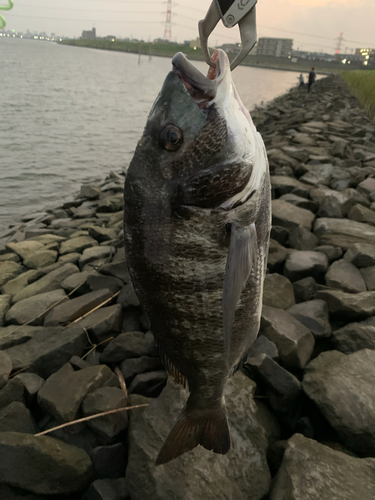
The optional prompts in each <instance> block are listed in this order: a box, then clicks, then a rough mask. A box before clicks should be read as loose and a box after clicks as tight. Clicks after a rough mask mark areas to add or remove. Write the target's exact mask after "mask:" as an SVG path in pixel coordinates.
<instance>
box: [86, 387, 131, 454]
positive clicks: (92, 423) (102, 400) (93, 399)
mask: <svg viewBox="0 0 375 500" xmlns="http://www.w3.org/2000/svg"><path fill="white" fill-rule="evenodd" d="M126 406H127V397H126V395H125V393H124V391H122V390H121V389H118V388H117V387H99V389H95V390H94V391H91V392H89V394H87V396H86V397H85V399H84V400H83V403H82V411H83V415H84V416H85V417H87V416H89V415H95V414H96V413H102V412H105V411H109V410H116V409H118V408H126ZM87 424H88V426H89V427H91V429H93V430H94V431H95V432H96V433H97V434H98V435H99V436H100V437H101V438H102V439H103V440H104V443H103V444H110V443H111V442H113V439H114V438H115V437H116V436H118V435H119V434H120V433H121V432H123V431H125V430H126V429H127V427H128V415H127V412H126V411H124V412H119V413H114V414H111V415H106V416H104V417H100V418H96V419H94V420H89V421H88V422H87Z"/></svg>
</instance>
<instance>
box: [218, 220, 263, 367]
mask: <svg viewBox="0 0 375 500" xmlns="http://www.w3.org/2000/svg"><path fill="white" fill-rule="evenodd" d="M257 254H258V238H257V230H256V227H255V224H251V225H250V226H247V227H241V228H236V227H235V225H234V224H232V225H231V236H230V245H229V251H228V258H227V265H226V268H225V276H224V286H223V302H222V307H223V331H224V351H225V353H226V356H227V359H228V358H229V355H230V340H231V334H232V327H233V322H234V315H235V312H236V306H237V304H238V300H239V298H240V296H241V293H242V290H243V289H244V288H245V285H246V282H247V280H248V278H249V276H250V273H251V269H252V267H253V265H254V263H255V262H256V256H257Z"/></svg>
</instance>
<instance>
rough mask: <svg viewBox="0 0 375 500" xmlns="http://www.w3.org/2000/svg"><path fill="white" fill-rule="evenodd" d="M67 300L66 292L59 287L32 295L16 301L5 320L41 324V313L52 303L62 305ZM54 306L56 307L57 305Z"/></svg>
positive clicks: (18, 323)
mask: <svg viewBox="0 0 375 500" xmlns="http://www.w3.org/2000/svg"><path fill="white" fill-rule="evenodd" d="M68 300H69V298H68V297H67V295H66V293H65V292H64V290H61V289H60V290H52V291H51V292H46V293H40V294H39V295H35V296H34V297H29V298H27V299H24V300H20V301H18V302H16V303H15V304H14V305H13V306H12V307H11V308H10V309H9V311H8V312H7V314H6V321H7V323H8V324H11V325H23V324H25V323H28V324H30V325H42V324H43V321H44V314H43V313H46V311H47V310H48V309H50V307H51V306H53V305H54V304H61V305H62V304H63V303H64V302H66V301H68ZM55 307H56V308H58V307H59V306H55ZM51 312H53V310H52V311H51ZM49 314H50V313H49Z"/></svg>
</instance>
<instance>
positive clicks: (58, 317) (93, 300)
mask: <svg viewBox="0 0 375 500" xmlns="http://www.w3.org/2000/svg"><path fill="white" fill-rule="evenodd" d="M111 296H112V292H111V291H110V290H107V289H103V290H97V291H96V292H91V293H87V294H86V295H82V296H81V297H77V298H75V299H71V300H69V301H68V302H64V303H62V304H60V305H58V306H56V307H54V308H53V310H52V311H50V312H49V313H48V314H47V316H46V319H45V321H44V326H57V325H61V324H65V323H71V322H72V321H74V320H75V319H78V318H80V317H81V316H83V315H84V314H86V313H88V312H89V311H91V310H92V309H94V308H95V307H97V306H99V305H100V304H102V303H103V302H105V301H106V300H107V299H109V298H110V297H111Z"/></svg>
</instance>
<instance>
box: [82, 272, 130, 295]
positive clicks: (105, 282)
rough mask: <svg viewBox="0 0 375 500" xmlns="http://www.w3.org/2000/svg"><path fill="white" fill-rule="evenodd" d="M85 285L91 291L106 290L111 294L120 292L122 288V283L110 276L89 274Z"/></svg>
mask: <svg viewBox="0 0 375 500" xmlns="http://www.w3.org/2000/svg"><path fill="white" fill-rule="evenodd" d="M87 284H88V285H89V287H90V289H91V290H92V291H95V290H101V289H103V288H107V289H108V290H111V292H112V293H113V294H115V293H116V292H118V291H120V290H121V289H122V288H123V287H124V283H123V282H122V281H121V280H120V279H118V278H114V277H112V276H103V275H101V274H99V273H98V274H91V275H89V276H88V278H87Z"/></svg>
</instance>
